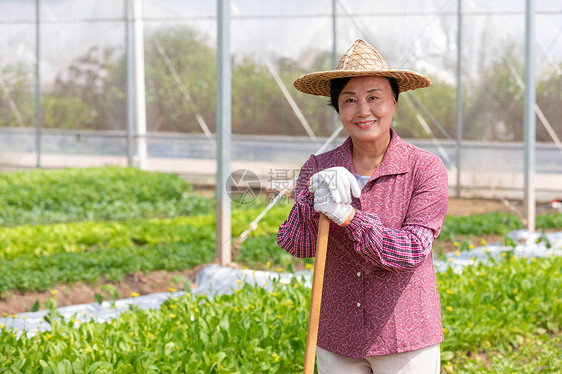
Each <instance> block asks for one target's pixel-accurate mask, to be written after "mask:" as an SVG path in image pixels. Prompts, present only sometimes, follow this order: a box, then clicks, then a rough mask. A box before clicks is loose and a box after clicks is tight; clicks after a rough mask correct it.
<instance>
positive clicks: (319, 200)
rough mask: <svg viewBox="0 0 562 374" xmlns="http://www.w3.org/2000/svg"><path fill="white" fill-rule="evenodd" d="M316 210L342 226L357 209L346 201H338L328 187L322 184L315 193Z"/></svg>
mask: <svg viewBox="0 0 562 374" xmlns="http://www.w3.org/2000/svg"><path fill="white" fill-rule="evenodd" d="M314 210H315V211H317V212H318V213H323V214H324V215H326V217H328V218H329V219H330V220H332V221H334V222H335V223H337V224H338V225H339V226H342V225H343V224H344V223H345V222H346V221H347V219H348V218H349V216H350V215H351V214H352V213H354V212H355V209H353V207H352V206H351V205H349V204H346V203H336V202H334V200H333V198H332V193H331V191H330V189H329V188H328V187H325V186H322V187H320V188H318V189H317V190H316V192H315V193H314Z"/></svg>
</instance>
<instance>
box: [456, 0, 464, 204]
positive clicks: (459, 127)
mask: <svg viewBox="0 0 562 374" xmlns="http://www.w3.org/2000/svg"><path fill="white" fill-rule="evenodd" d="M461 71H462V0H458V8H457V118H456V129H457V131H456V147H455V151H456V156H457V157H456V158H457V193H456V196H457V197H461V187H462V186H461V150H462V148H461V147H462V135H463V123H462V109H463V108H462V76H461Z"/></svg>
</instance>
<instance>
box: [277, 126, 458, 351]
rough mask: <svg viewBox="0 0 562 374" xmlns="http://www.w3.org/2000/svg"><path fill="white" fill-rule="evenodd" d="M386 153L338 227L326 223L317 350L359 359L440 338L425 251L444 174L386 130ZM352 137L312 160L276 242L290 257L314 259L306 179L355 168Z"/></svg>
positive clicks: (440, 206)
mask: <svg viewBox="0 0 562 374" xmlns="http://www.w3.org/2000/svg"><path fill="white" fill-rule="evenodd" d="M390 131H391V141H390V144H389V146H388V149H387V152H386V154H385V156H384V158H383V160H382V162H381V164H380V165H379V167H378V168H377V169H376V171H375V173H374V174H373V175H372V176H371V178H370V179H369V182H368V183H367V184H366V185H365V187H363V189H362V191H361V197H360V198H359V199H357V198H353V201H352V206H353V207H354V208H355V210H356V213H355V216H354V217H353V219H352V220H351V222H350V223H349V224H348V225H347V226H345V227H339V226H338V225H336V224H335V223H333V222H330V237H329V240H328V253H327V258H326V269H325V274H324V286H323V291H322V305H321V310H320V325H319V331H318V346H320V347H322V348H324V349H326V350H328V351H331V352H335V353H338V354H341V355H344V356H348V357H354V358H362V357H366V356H377V355H384V354H390V353H400V352H408V351H413V350H417V349H421V348H425V347H429V346H432V345H435V344H439V343H441V342H442V341H443V327H442V325H441V306H440V303H439V296H438V294H437V285H436V279H435V269H434V267H433V260H432V256H431V245H432V242H433V239H434V238H435V237H437V235H439V231H440V230H441V226H442V224H443V220H444V219H445V214H446V211H447V193H448V188H447V185H448V182H447V171H446V169H445V166H444V165H443V163H442V162H441V160H440V159H439V158H438V157H437V156H435V155H433V154H431V153H429V152H426V151H423V150H421V149H419V148H416V147H415V146H413V145H411V144H409V143H406V142H404V141H403V140H402V139H400V137H399V136H398V135H397V134H396V133H395V132H394V131H393V130H392V129H391V130H390ZM352 147H353V144H352V141H351V138H350V137H349V138H348V139H347V140H346V141H345V142H344V143H343V144H342V145H341V146H340V147H338V148H336V149H334V150H332V151H329V152H326V153H323V154H320V155H318V156H311V157H310V158H309V159H308V161H307V162H306V163H305V164H304V165H303V167H302V169H301V172H300V175H299V179H298V181H297V186H296V189H295V203H294V205H293V208H292V209H291V212H290V213H289V217H288V218H287V220H286V221H285V222H283V224H281V227H280V228H279V232H278V236H277V243H278V244H279V246H281V247H282V248H283V249H285V250H286V251H287V252H289V253H290V254H292V255H293V256H296V257H314V255H315V253H316V238H317V232H318V219H319V216H318V213H316V212H315V211H314V197H313V195H312V194H311V193H310V192H309V191H308V188H307V186H308V180H309V179H310V177H311V176H312V175H313V174H314V173H316V172H318V171H320V170H323V169H326V168H330V167H334V166H343V167H345V168H347V169H348V170H349V171H350V172H351V173H352V174H354V169H353V162H352V158H351V155H352Z"/></svg>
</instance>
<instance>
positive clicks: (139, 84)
mask: <svg viewBox="0 0 562 374" xmlns="http://www.w3.org/2000/svg"><path fill="white" fill-rule="evenodd" d="M133 7H134V8H133V16H134V19H133V22H134V36H133V37H134V43H135V44H134V45H135V47H134V49H135V53H134V55H135V60H134V64H135V120H136V121H135V122H136V130H137V134H136V135H137V138H136V139H137V141H136V146H137V147H136V148H137V167H138V168H139V169H141V170H146V157H147V149H146V94H145V79H144V22H143V16H142V0H134V3H133Z"/></svg>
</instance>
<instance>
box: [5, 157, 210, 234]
mask: <svg viewBox="0 0 562 374" xmlns="http://www.w3.org/2000/svg"><path fill="white" fill-rule="evenodd" d="M212 207H213V202H212V201H210V200H208V199H204V198H202V197H198V196H195V195H194V194H193V191H192V187H191V185H189V184H188V183H187V182H185V181H184V180H183V179H181V178H180V177H179V176H178V175H175V174H166V173H153V172H146V171H142V170H139V169H136V168H118V167H103V168H84V169H65V170H42V169H38V170H26V171H17V172H13V173H6V174H2V175H0V225H4V226H14V225H21V224H34V225H35V224H48V223H55V222H75V221H85V220H124V219H132V218H150V217H175V216H178V215H188V214H195V213H209V212H211V211H212Z"/></svg>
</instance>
